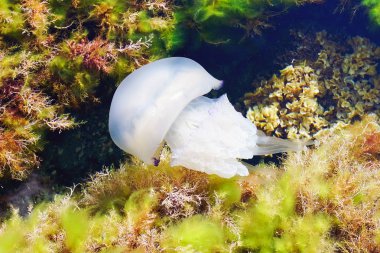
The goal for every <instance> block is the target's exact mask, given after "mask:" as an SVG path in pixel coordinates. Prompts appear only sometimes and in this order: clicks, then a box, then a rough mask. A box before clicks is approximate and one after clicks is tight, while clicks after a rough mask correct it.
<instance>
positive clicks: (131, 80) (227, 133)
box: [109, 57, 305, 178]
mask: <svg viewBox="0 0 380 253" xmlns="http://www.w3.org/2000/svg"><path fill="white" fill-rule="evenodd" d="M222 84H223V82H222V81H220V80H217V79H216V78H214V77H213V76H211V75H210V74H209V73H208V72H207V71H206V70H205V69H204V68H203V67H202V66H201V65H200V64H198V63H197V62H195V61H193V60H191V59H188V58H185V57H170V58H165V59H161V60H157V61H155V62H152V63H149V64H147V65H145V66H143V67H141V68H139V69H137V70H135V71H134V72H133V73H131V74H130V75H128V76H127V77H126V78H125V79H124V80H123V81H122V82H121V84H120V85H119V87H118V88H117V90H116V92H115V94H114V96H113V98H112V102H111V108H110V114H109V132H110V135H111V138H112V140H113V142H114V143H115V144H116V145H117V146H118V147H119V148H121V149H122V150H124V151H125V152H127V153H130V154H132V155H134V156H137V157H138V158H140V159H141V160H142V161H144V162H145V163H146V164H154V163H156V162H157V161H156V160H155V154H156V153H157V150H158V149H159V148H160V146H161V145H162V143H164V142H166V144H167V145H168V146H169V148H170V150H171V154H172V155H171V165H172V166H183V167H186V168H188V169H193V170H197V171H201V172H205V173H208V174H216V175H218V176H220V177H224V178H230V177H233V176H235V175H240V176H247V175H248V174H249V171H248V169H247V167H246V165H244V164H243V163H242V162H241V161H240V159H251V158H252V157H253V156H255V155H268V154H274V153H280V152H287V151H300V150H302V149H304V148H305V143H302V142H294V141H290V140H284V139H280V138H277V137H272V136H266V135H265V134H264V133H263V132H261V131H260V130H258V129H257V128H256V126H255V125H254V124H253V123H252V122H251V121H250V120H248V119H247V118H245V117H244V116H243V115H242V114H241V113H239V112H237V111H236V110H235V109H234V107H233V105H232V104H231V103H230V101H229V100H228V98H227V95H225V94H224V95H222V96H221V97H219V98H215V99H213V98H208V97H205V96H204V95H205V94H207V93H209V92H210V91H211V90H213V89H214V90H217V89H220V88H221V87H222Z"/></svg>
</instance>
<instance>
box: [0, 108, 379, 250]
mask: <svg viewBox="0 0 380 253" xmlns="http://www.w3.org/2000/svg"><path fill="white" fill-rule="evenodd" d="M379 132H380V126H379V124H378V118H377V117H376V116H374V115H372V116H366V117H364V119H363V120H362V121H360V122H356V123H355V124H354V125H350V126H347V127H345V128H341V129H335V130H330V131H329V132H328V134H326V135H324V136H323V137H322V138H321V142H320V145H319V146H317V147H316V149H314V150H307V151H305V152H302V153H293V154H290V155H289V156H288V157H287V158H286V159H285V160H284V163H283V164H282V165H281V166H279V167H276V166H275V165H270V164H269V165H265V164H261V165H259V166H257V167H256V168H255V170H252V171H251V175H250V176H248V177H245V178H238V177H236V178H233V179H221V178H218V177H215V176H212V175H207V174H204V173H200V172H196V171H192V170H187V169H184V168H181V167H174V168H171V167H170V166H169V164H168V160H167V159H165V157H167V154H166V153H167V152H164V154H163V156H162V158H163V159H162V161H161V163H160V164H159V166H158V167H154V166H146V165H144V164H142V163H140V162H138V161H136V162H134V161H131V162H129V163H126V164H125V165H123V166H122V167H121V168H120V169H119V170H113V169H112V168H111V169H109V170H106V171H104V172H102V173H100V172H99V173H97V174H95V175H94V177H93V178H92V179H91V180H90V181H89V182H88V183H87V184H86V185H84V186H83V189H82V190H81V191H78V192H76V193H75V192H74V190H72V191H71V192H70V193H69V194H67V195H64V196H57V197H56V198H55V200H54V201H53V202H52V203H45V204H41V205H39V206H37V207H34V208H31V211H30V213H29V215H28V216H27V217H24V218H23V217H20V215H19V214H18V213H17V210H14V212H13V213H12V214H11V215H10V218H8V219H7V220H5V221H4V222H3V224H2V226H1V229H0V250H1V252H13V251H15V250H16V249H17V250H20V251H22V250H25V251H26V250H29V251H32V252H35V251H44V250H45V251H53V252H60V251H68V252H99V251H112V252H119V251H120V252H123V251H142V252H162V251H165V252H215V251H218V252H248V251H261V252H335V251H337V252H359V251H366V252H377V251H379V249H380V245H379V241H378V236H379V232H380V226H379V222H378V212H379V207H378V205H377V202H378V201H377V200H378V199H379V198H380V189H379V184H378V183H377V182H378V181H379V180H380V178H379V175H380V173H379V168H380V166H379V165H380V160H379V158H380V156H379V154H380V153H379V152H380V151H379V149H378V146H379V144H380V143H379V142H380V137H379Z"/></svg>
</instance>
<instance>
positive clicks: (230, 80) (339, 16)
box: [176, 0, 380, 103]
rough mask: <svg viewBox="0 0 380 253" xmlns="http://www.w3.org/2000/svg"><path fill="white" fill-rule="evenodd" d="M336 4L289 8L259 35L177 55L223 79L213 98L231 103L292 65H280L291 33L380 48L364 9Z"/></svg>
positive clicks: (376, 32) (379, 38) (379, 33)
mask: <svg viewBox="0 0 380 253" xmlns="http://www.w3.org/2000/svg"><path fill="white" fill-rule="evenodd" d="M339 2H340V1H336V0H329V1H326V3H324V4H312V5H306V6H303V7H297V8H290V9H289V10H287V13H285V14H284V13H281V15H275V16H274V17H272V18H270V19H269V22H270V24H271V25H272V27H270V28H267V29H265V30H263V32H262V34H261V35H254V36H252V37H248V38H245V39H243V40H240V38H241V37H243V36H244V33H240V34H239V36H240V37H238V39H236V40H234V41H232V42H231V43H228V44H219V45H212V44H208V43H202V44H201V45H200V46H199V47H198V48H193V47H190V48H189V47H184V48H185V49H184V50H181V51H178V52H176V55H178V56H185V57H189V58H192V59H194V60H195V61H197V62H199V63H200V64H201V65H202V66H204V67H205V69H207V70H208V71H209V72H210V73H211V74H212V75H213V76H215V77H216V78H219V79H221V80H224V87H223V89H221V90H220V91H219V92H217V93H216V94H213V95H217V96H219V95H221V94H223V93H227V95H228V97H229V99H230V100H231V102H232V103H237V102H238V101H239V99H240V98H241V97H242V96H243V95H244V93H246V92H248V91H253V87H252V85H251V84H252V82H253V81H254V80H260V79H267V78H269V77H270V76H272V75H273V74H274V73H278V71H279V70H280V69H282V68H284V67H285V66H287V65H290V64H291V61H289V62H281V61H280V60H279V56H282V55H284V54H285V53H286V52H287V51H290V50H292V49H293V48H294V44H293V42H294V40H295V38H294V36H292V35H291V31H292V30H293V31H302V32H304V33H316V32H319V31H323V30H325V31H327V32H328V33H329V34H333V35H336V36H338V37H341V38H342V39H344V38H347V37H354V36H362V37H366V38H369V39H370V40H371V41H372V42H374V43H376V44H378V45H380V28H379V27H376V26H374V25H373V24H372V23H371V21H370V19H369V18H368V13H366V10H365V9H364V8H363V7H362V8H359V9H358V10H356V11H355V12H354V11H353V10H351V9H344V10H342V9H341V8H340V7H339Z"/></svg>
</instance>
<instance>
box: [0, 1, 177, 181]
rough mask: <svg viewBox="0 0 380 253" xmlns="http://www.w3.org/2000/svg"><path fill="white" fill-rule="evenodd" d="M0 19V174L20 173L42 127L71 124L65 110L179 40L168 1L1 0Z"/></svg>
mask: <svg viewBox="0 0 380 253" xmlns="http://www.w3.org/2000/svg"><path fill="white" fill-rule="evenodd" d="M0 23H1V26H0V108H1V113H2V115H1V117H0V135H2V137H3V138H0V178H4V177H12V178H17V179H23V178H25V177H26V176H27V174H28V171H30V170H31V169H33V168H35V167H37V166H38V164H39V160H40V159H39V158H38V156H37V155H36V152H37V151H41V149H43V146H44V145H42V144H43V143H44V142H43V141H42V139H43V136H44V135H45V134H46V131H47V130H52V131H54V130H55V131H62V130H65V129H68V128H72V127H73V126H75V124H74V121H73V120H72V118H70V116H69V115H68V114H67V113H66V112H67V111H69V110H70V111H71V112H72V111H79V110H80V108H83V104H84V103H87V104H90V103H99V102H100V98H99V97H98V96H96V95H95V94H96V93H97V92H98V90H99V86H101V89H102V91H106V92H102V96H103V97H110V96H111V95H112V92H113V91H114V90H115V88H116V85H117V83H119V82H120V81H121V80H122V79H123V78H124V77H125V76H126V75H127V74H129V73H131V72H132V71H133V70H135V69H136V68H138V67H140V66H142V65H144V64H147V63H148V62H150V61H153V60H156V59H159V58H162V57H165V56H168V54H169V52H170V51H171V50H173V49H174V47H176V45H177V43H180V41H177V40H176V39H175V36H172V31H174V25H175V20H174V5H173V3H172V2H169V1H168V2H165V1H162V2H146V1H142V2H141V1H138V2H133V3H132V2H130V1H129V2H128V1H114V0H106V1H100V0H90V1H71V0H52V1H38V0H25V1H18V0H17V1H9V0H5V1H1V3H0ZM161 35H162V36H161ZM98 94H99V93H98ZM3 112H4V115H3ZM37 144H38V145H37Z"/></svg>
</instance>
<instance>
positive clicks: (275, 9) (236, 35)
mask: <svg viewBox="0 0 380 253" xmlns="http://www.w3.org/2000/svg"><path fill="white" fill-rule="evenodd" d="M321 2H322V0H285V1H283V0H275V1H266V0H259V1H252V0H249V1H245V0H237V1H236V0H219V1H210V0H196V1H186V0H183V1H180V9H179V11H178V12H176V14H177V16H176V17H177V19H178V20H180V21H181V22H182V23H183V24H185V25H179V26H178V28H179V29H180V30H179V32H182V33H183V35H182V37H186V35H185V34H186V31H187V30H188V31H191V28H193V29H196V30H197V32H198V36H199V37H200V39H201V40H204V41H206V42H209V43H212V44H221V43H228V42H231V40H236V39H237V40H241V39H243V38H245V37H251V36H254V35H261V33H262V31H263V30H264V29H266V28H269V27H271V24H270V22H269V19H270V18H271V17H273V16H276V15H280V14H281V13H283V12H285V11H286V10H287V9H288V8H291V7H294V6H302V5H304V4H310V3H321ZM186 25H187V26H188V27H187V29H183V28H186ZM189 28H190V29H189Z"/></svg>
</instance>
